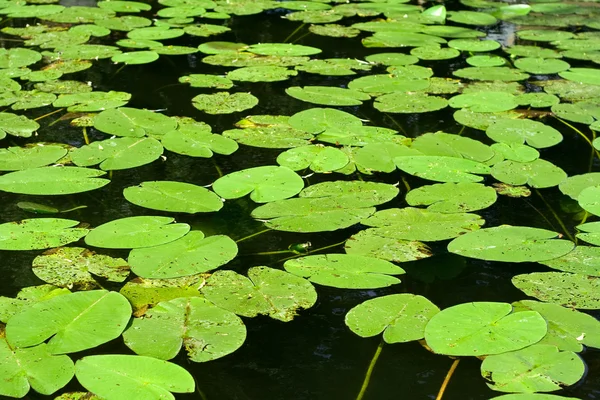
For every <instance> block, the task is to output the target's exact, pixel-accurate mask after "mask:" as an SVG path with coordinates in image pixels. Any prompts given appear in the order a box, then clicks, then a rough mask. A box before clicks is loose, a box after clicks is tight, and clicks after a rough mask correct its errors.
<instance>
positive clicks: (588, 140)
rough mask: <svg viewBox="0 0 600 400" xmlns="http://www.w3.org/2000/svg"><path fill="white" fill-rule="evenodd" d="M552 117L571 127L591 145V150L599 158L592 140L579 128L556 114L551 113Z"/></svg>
mask: <svg viewBox="0 0 600 400" xmlns="http://www.w3.org/2000/svg"><path fill="white" fill-rule="evenodd" d="M553 117H554V118H556V119H557V120H559V121H560V122H562V123H563V124H565V125H566V126H568V127H569V128H571V129H573V130H574V131H575V132H577V134H578V135H579V136H581V137H582V138H583V139H584V140H585V141H586V142H588V144H589V145H590V146H591V147H592V149H593V151H594V152H595V153H596V155H597V156H598V157H599V158H600V153H598V150H596V148H595V147H594V145H593V144H592V141H591V140H590V138H588V137H587V136H586V135H585V134H584V133H583V132H581V131H580V130H579V129H577V128H575V127H574V126H573V125H571V124H570V123H568V122H567V121H565V120H563V119H562V118H559V117H557V116H556V115H553Z"/></svg>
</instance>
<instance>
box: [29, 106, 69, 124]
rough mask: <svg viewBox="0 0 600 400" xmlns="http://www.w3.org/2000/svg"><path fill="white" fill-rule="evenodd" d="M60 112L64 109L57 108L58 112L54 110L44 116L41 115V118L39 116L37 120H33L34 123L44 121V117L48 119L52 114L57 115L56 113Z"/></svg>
mask: <svg viewBox="0 0 600 400" xmlns="http://www.w3.org/2000/svg"><path fill="white" fill-rule="evenodd" d="M62 110H64V108H59V109H58V110H54V111H52V112H49V113H48V114H44V115H42V116H40V117H37V118H35V119H34V121H39V120H40V119H44V118H46V117H49V116H51V115H52V114H56V113H58V112H61V111H62Z"/></svg>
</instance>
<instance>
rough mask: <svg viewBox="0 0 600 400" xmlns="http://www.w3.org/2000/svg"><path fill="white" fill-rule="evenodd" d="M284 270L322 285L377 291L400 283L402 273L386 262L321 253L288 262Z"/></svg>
mask: <svg viewBox="0 0 600 400" xmlns="http://www.w3.org/2000/svg"><path fill="white" fill-rule="evenodd" d="M283 267H284V268H285V270H286V271H288V272H291V273H292V274H295V275H298V276H302V277H304V278H306V279H308V280H309V281H311V282H314V283H317V284H319V285H323V286H333V287H337V288H346V289H376V288H382V287H387V286H391V285H394V284H396V283H400V279H398V278H396V277H393V276H391V275H400V274H403V273H404V270H403V269H402V268H400V267H397V266H395V265H394V264H392V263H390V262H387V261H385V260H381V259H377V258H370V257H363V256H357V255H350V254H323V255H315V256H306V257H300V258H296V259H292V260H288V261H286V262H285V264H283Z"/></svg>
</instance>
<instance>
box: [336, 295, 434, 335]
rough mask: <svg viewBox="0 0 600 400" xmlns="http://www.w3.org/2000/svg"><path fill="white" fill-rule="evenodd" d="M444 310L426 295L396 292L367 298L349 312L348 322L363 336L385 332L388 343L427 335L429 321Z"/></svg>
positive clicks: (352, 328)
mask: <svg viewBox="0 0 600 400" xmlns="http://www.w3.org/2000/svg"><path fill="white" fill-rule="evenodd" d="M439 311H440V309H439V308H438V307H436V306H435V305H434V304H433V303H432V302H430V301H429V300H427V299H426V298H425V297H423V296H417V295H414V294H408V293H403V294H392V295H388V296H381V297H377V298H374V299H370V300H367V301H365V302H363V303H360V304H359V305H357V306H355V307H353V308H352V309H350V311H348V313H347V314H346V318H345V322H346V325H347V326H348V327H349V328H350V330H351V331H352V332H354V333H356V334H357V335H358V336H360V337H371V336H376V335H379V334H380V333H382V332H383V340H385V342H386V343H402V342H410V341H413V340H419V339H423V337H424V336H425V325H427V322H429V320H430V319H431V317H433V316H434V315H435V314H437V313H438V312H439Z"/></svg>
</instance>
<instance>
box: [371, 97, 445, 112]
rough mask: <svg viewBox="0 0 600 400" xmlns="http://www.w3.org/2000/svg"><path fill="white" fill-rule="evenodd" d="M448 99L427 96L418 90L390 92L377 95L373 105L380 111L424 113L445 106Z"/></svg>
mask: <svg viewBox="0 0 600 400" xmlns="http://www.w3.org/2000/svg"><path fill="white" fill-rule="evenodd" d="M447 105H448V101H447V100H446V99H444V98H443V97H438V96H429V95H427V94H424V93H419V92H407V93H400V92H395V93H390V94H384V95H383V96H379V97H377V99H376V100H375V103H374V104H373V106H374V107H375V108H376V109H377V110H379V111H381V112H391V113H402V114H411V113H425V112H430V111H437V110H441V109H442V108H446V106H447Z"/></svg>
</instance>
